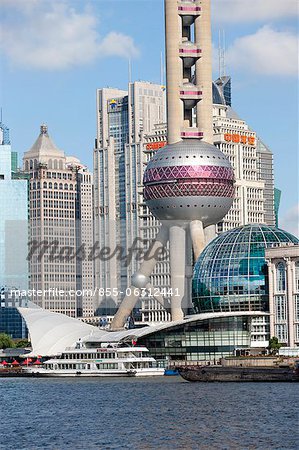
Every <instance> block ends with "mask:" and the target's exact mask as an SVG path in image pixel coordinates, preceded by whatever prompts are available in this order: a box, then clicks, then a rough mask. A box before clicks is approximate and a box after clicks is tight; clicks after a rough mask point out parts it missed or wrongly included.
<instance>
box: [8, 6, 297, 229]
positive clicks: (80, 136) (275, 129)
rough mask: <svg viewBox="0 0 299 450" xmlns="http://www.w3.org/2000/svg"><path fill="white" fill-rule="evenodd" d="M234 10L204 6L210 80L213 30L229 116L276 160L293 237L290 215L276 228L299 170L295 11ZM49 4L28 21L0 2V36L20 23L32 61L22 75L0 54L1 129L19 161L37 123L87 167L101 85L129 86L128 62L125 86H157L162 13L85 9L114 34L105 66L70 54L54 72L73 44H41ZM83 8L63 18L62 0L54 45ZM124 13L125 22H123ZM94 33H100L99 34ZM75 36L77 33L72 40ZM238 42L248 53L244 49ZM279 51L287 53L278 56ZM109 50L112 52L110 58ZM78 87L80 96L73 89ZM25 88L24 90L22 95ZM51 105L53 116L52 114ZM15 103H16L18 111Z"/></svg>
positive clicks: (32, 11)
mask: <svg viewBox="0 0 299 450" xmlns="http://www.w3.org/2000/svg"><path fill="white" fill-rule="evenodd" d="M233 3H235V6H234V7H233V8H231V13H230V14H227V11H226V10H225V2H223V1H222V0H221V1H218V0H217V1H216V0H215V1H214V0H213V1H212V7H214V14H213V29H214V38H213V47H214V61H215V64H214V67H215V72H214V79H215V78H217V76H218V61H216V60H217V50H215V49H217V47H218V30H219V29H220V28H221V29H224V30H225V31H226V73H230V74H231V75H232V78H233V82H234V92H235V94H234V104H235V109H236V110H237V111H238V112H239V114H240V116H241V117H242V118H244V119H245V120H246V122H248V123H250V124H251V125H252V127H253V128H254V129H255V130H256V132H257V133H258V134H259V135H262V136H263V138H264V141H265V143H266V144H267V145H268V146H269V147H270V148H271V149H272V151H273V153H274V156H275V166H276V167H275V175H276V184H277V187H279V188H280V190H281V191H282V199H281V214H280V215H281V219H282V225H283V226H284V227H285V225H286V226H287V227H290V226H292V230H293V232H297V230H294V225H292V223H293V224H294V222H291V217H289V218H288V221H287V223H286V222H284V216H285V214H286V212H287V210H289V209H292V207H293V206H295V205H296V203H297V190H296V189H292V188H291V187H290V183H289V179H292V180H293V182H294V181H295V180H296V181H297V182H298V176H297V164H292V165H291V166H288V164H287V162H288V161H289V160H291V159H292V160H295V159H296V158H297V157H296V149H297V137H296V128H297V122H298V115H297V105H296V103H297V101H296V95H294V92H295V93H296V90H297V81H296V74H297V67H296V60H297V58H296V53H292V52H293V48H294V44H293V42H295V41H296V36H295V35H296V12H295V11H294V8H295V5H296V2H295V0H294V1H293V2H292V1H287V2H283V4H281V2H277V1H275V0H274V2H271V7H270V5H269V2H267V4H266V3H265V2H259V1H254V2H253V4H252V7H251V8H250V11H247V10H246V14H243V15H242V14H241V13H240V11H241V10H242V7H243V8H246V3H245V1H243V0H238V1H236V2H230V4H233ZM56 4H57V2H55V1H53V2H34V4H33V2H31V6H30V8H27V11H26V15H24V11H23V9H22V7H21V6H20V8H19V9H16V2H6V3H5V4H4V5H3V10H4V14H3V17H2V18H3V30H4V32H5V35H4V37H6V36H7V35H6V32H7V30H8V28H7V26H8V24H9V23H10V20H11V19H12V17H14V18H15V17H17V18H20V17H21V19H22V20H19V21H15V20H14V24H13V27H11V29H15V30H16V32H18V33H19V35H22V36H23V34H22V30H23V29H26V34H25V35H24V36H23V37H24V39H20V40H19V44H18V45H23V44H24V42H27V44H28V45H29V48H30V49H31V51H30V52H23V55H24V56H23V57H24V58H29V56H30V57H31V61H28V63H27V64H26V69H24V67H22V66H20V63H21V61H22V59H21V58H20V60H19V61H18V62H16V61H15V62H14V63H13V64H12V58H11V53H12V49H13V48H15V47H14V46H12V45H6V47H5V48H4V49H3V59H2V64H1V77H2V82H1V83H2V84H1V89H0V90H1V100H0V104H1V106H2V107H3V117H4V121H5V122H7V123H9V125H10V128H11V135H12V138H13V141H14V144H15V149H17V150H18V151H19V153H22V152H23V151H24V150H25V149H26V148H28V147H29V146H30V145H31V142H32V141H33V139H34V137H35V136H34V128H36V127H37V126H38V125H39V123H40V122H42V121H45V122H46V123H48V125H49V126H50V128H51V130H53V133H55V134H54V137H55V140H56V141H57V142H60V143H61V146H62V147H64V148H68V147H71V148H72V149H73V152H74V153H76V154H77V155H78V156H79V157H80V159H81V161H83V162H84V163H85V164H87V165H88V166H89V167H91V162H92V151H91V146H90V136H92V135H93V133H94V92H95V90H96V88H98V87H99V86H106V85H110V86H111V85H112V86H119V87H120V88H125V86H126V84H127V79H128V75H127V74H128V70H127V66H128V64H127V58H128V56H129V55H130V56H131V59H132V64H131V66H132V79H138V78H140V79H146V80H152V81H155V82H159V80H160V52H161V50H162V51H163V47H162V48H161V43H162V42H163V37H162V33H163V18H162V16H161V14H160V10H162V1H160V2H159V1H155V2H151V1H148V2H140V3H139V2H136V1H134V2H133V1H130V0H128V1H127V2H126V4H125V5H124V4H120V3H119V2H113V1H111V2H109V8H106V7H105V9H104V8H102V7H101V4H95V3H93V6H92V7H93V11H92V14H93V18H94V22H93V23H95V21H96V20H97V19H98V17H99V15H100V16H101V23H100V26H101V28H100V30H101V34H102V36H105V35H107V34H109V32H110V31H111V30H113V31H117V32H119V33H122V35H121V36H120V38H119V43H118V44H117V45H116V47H115V46H112V45H111V49H110V51H108V52H106V53H103V52H102V55H103V57H105V58H107V53H108V54H109V58H108V59H106V60H104V59H103V58H102V59H97V58H95V59H94V60H92V61H91V62H90V61H89V62H88V57H89V55H90V54H91V53H88V52H82V54H84V57H85V58H86V59H87V60H86V59H85V62H84V61H83V58H81V60H80V55H77V51H76V47H75V46H72V48H73V52H72V53H71V54H70V55H69V58H68V61H69V63H68V64H69V65H68V66H64V67H61V66H60V67H57V64H62V61H64V58H65V51H66V50H67V49H68V45H71V43H69V42H66V45H65V46H61V45H59V44H58V45H55V48H52V47H51V45H53V44H51V43H53V40H52V41H51V40H49V34H50V33H51V30H54V27H50V26H47V25H48V24H47V23H45V22H44V21H46V20H47V19H46V18H47V17H48V15H47V14H45V12H50V11H51V12H52V16H51V17H53V18H55V17H56V16H57V11H56V10H55V5H56ZM85 5H86V2H85V1H84V0H82V1H80V2H76V4H72V8H73V10H74V11H75V14H76V15H72V14H68V11H69V9H68V8H69V7H70V2H68V1H66V2H65V5H64V7H65V9H64V10H62V11H61V12H60V16H59V21H58V22H57V26H55V30H56V31H55V38H56V39H57V40H56V42H58V43H59V39H60V36H61V33H62V31H63V30H64V27H65V25H66V23H68V25H69V26H70V27H72V25H73V23H74V20H75V17H76V18H77V19H78V20H81V19H83V18H89V17H90V16H91V13H89V12H86V11H85V10H84V6H85ZM242 5H243V6H242ZM291 5H293V6H294V7H292V6H291ZM24 9H25V8H24ZM131 11H132V14H130V12H131ZM277 11H279V14H278V13H277ZM133 12H134V14H133ZM55 14H56V16H55ZM111 17H113V20H111ZM133 17H134V19H133ZM144 17H147V19H148V21H149V22H150V23H151V24H154V26H153V25H152V26H151V27H150V28H149V27H146V26H144ZM33 18H34V20H33ZM31 19H32V21H31ZM29 21H31V22H30V26H28V22H29ZM67 21H68V22H67ZM41 22H42V23H43V24H44V29H45V30H47V33H44V40H45V41H44V43H43V46H42V52H41V54H42V55H43V57H42V58H36V55H37V53H36V52H37V51H38V50H39V48H40V41H39V40H36V39H35V40H33V41H32V40H31V39H32V36H34V33H36V27H37V25H38V24H39V23H41ZM86 23H87V22H86ZM88 23H89V24H90V23H91V22H88ZM85 26H87V25H85ZM16 27H17V28H16ZM26 27H27V28H26ZM92 27H93V25H92ZM28 29H29V30H30V32H29V33H28ZM83 29H84V36H85V35H86V36H88V35H89V34H88V32H87V31H88V30H86V28H82V30H83ZM92 31H94V28H93V29H92ZM82 32H83V31H82ZM95 32H96V33H98V29H97V30H96V31H95ZM91 36H92V35H91ZM123 36H127V37H130V38H132V41H130V42H129V41H126V42H128V43H127V47H124V46H123V47H121V45H122V44H123V42H125V41H124V39H123ZM77 37H78V36H77V35H76V34H75V37H74V38H77ZM4 40H5V39H4ZM32 42H34V44H32ZM91 42H92V41H91ZM158 42H160V44H158ZM246 43H247V44H248V45H245V44H246ZM264 43H266V45H264ZM258 44H260V45H258ZM15 45H17V44H15ZM82 45H83V46H84V45H85V46H86V45H87V43H86V41H84V40H83V42H82ZM282 46H284V48H285V49H286V51H283V52H282V51H281V48H282ZM84 48H85V47H84ZM115 48H117V50H118V54H117V52H116V50H115ZM132 49H133V50H135V49H137V50H138V51H139V56H137V55H136V52H135V53H134V52H132ZM52 51H53V52H56V53H55V54H56V55H57V58H56V61H57V63H56V65H55V64H52V61H53V58H52V55H53V53H51V52H52ZM113 51H114V54H112V53H113ZM93 54H95V53H93ZM233 56H234V59H233ZM236 56H238V58H237V57H236ZM34 58H36V59H34ZM258 58H260V59H258ZM45 60H46V61H47V63H48V66H47V67H45V63H43V61H45ZM249 61H250V64H249V63H248V62H249ZM278 61H279V62H280V63H279V64H278V63H277V62H278ZM33 62H35V64H34V63H33ZM42 64H44V65H42ZM80 64H81V66H80ZM292 67H295V69H292ZM79 85H80V90H78V89H77V87H78V86H79ZM23 86H25V87H26V89H23ZM277 86H279V91H280V95H279V102H277V99H276V96H275V95H274V93H275V92H276V90H277ZM20 100H21V101H20ZM58 104H59V105H60V106H59V108H57V105H58ZM16 105H18V108H17V109H16V107H15V106H16ZM71 105H73V106H71ZM66 118H67V120H66ZM33 124H34V126H33ZM294 211H295V210H294ZM292 230H290V231H292Z"/></svg>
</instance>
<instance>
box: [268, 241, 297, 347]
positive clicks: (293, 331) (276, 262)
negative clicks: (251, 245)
mask: <svg viewBox="0 0 299 450" xmlns="http://www.w3.org/2000/svg"><path fill="white" fill-rule="evenodd" d="M265 256H266V261H267V265H268V277H269V307H270V334H271V337H272V336H276V337H277V338H278V340H279V342H280V343H281V344H283V345H284V346H286V347H291V348H293V347H299V246H298V245H279V246H275V247H273V248H268V249H266V253H265Z"/></svg>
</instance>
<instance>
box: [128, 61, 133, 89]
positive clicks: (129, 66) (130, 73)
mask: <svg viewBox="0 0 299 450" xmlns="http://www.w3.org/2000/svg"><path fill="white" fill-rule="evenodd" d="M128 78H129V83H131V82H132V62H131V58H129V59H128Z"/></svg>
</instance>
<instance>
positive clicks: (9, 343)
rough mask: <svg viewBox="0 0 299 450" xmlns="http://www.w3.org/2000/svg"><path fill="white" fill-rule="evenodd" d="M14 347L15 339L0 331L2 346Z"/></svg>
mask: <svg viewBox="0 0 299 450" xmlns="http://www.w3.org/2000/svg"><path fill="white" fill-rule="evenodd" d="M11 347H14V341H13V340H12V338H11V337H10V336H9V335H8V334H6V333H0V348H11Z"/></svg>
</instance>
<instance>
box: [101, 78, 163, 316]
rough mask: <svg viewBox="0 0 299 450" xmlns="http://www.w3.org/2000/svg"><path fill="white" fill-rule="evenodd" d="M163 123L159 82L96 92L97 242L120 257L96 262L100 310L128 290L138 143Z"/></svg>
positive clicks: (111, 308)
mask: <svg viewBox="0 0 299 450" xmlns="http://www.w3.org/2000/svg"><path fill="white" fill-rule="evenodd" d="M163 122H165V94H164V90H163V89H162V88H161V86H160V85H157V84H153V83H149V82H142V81H137V82H134V83H129V86H128V91H121V90H118V89H111V88H104V89H99V90H98V91H97V138H96V146H95V149H94V220H95V241H96V242H97V243H98V246H99V247H100V248H109V249H110V251H111V253H114V251H115V250H116V252H117V254H118V255H119V256H118V257H112V258H97V259H96V261H95V280H96V287H97V289H98V293H99V295H98V298H99V308H100V309H99V311H98V313H99V314H102V313H103V314H105V315H106V314H108V315H109V314H114V313H115V310H116V308H117V305H118V303H119V302H120V300H121V298H122V297H123V295H124V293H125V291H126V288H127V283H128V279H129V278H128V277H130V273H131V270H132V268H131V267H130V263H129V259H127V258H126V256H128V255H129V254H130V251H131V247H132V242H134V239H135V238H136V237H140V235H139V232H138V221H137V217H138V214H137V211H138V207H137V205H138V197H139V192H140V186H141V183H142V176H143V169H144V168H143V159H142V154H141V151H140V150H141V148H142V147H140V141H141V139H142V135H143V134H144V133H150V132H151V131H152V130H153V129H154V125H155V124H157V123H163ZM139 247H140V245H139ZM142 248H143V246H142ZM129 257H130V256H129ZM130 260H132V261H133V260H134V257H133V258H130Z"/></svg>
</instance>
